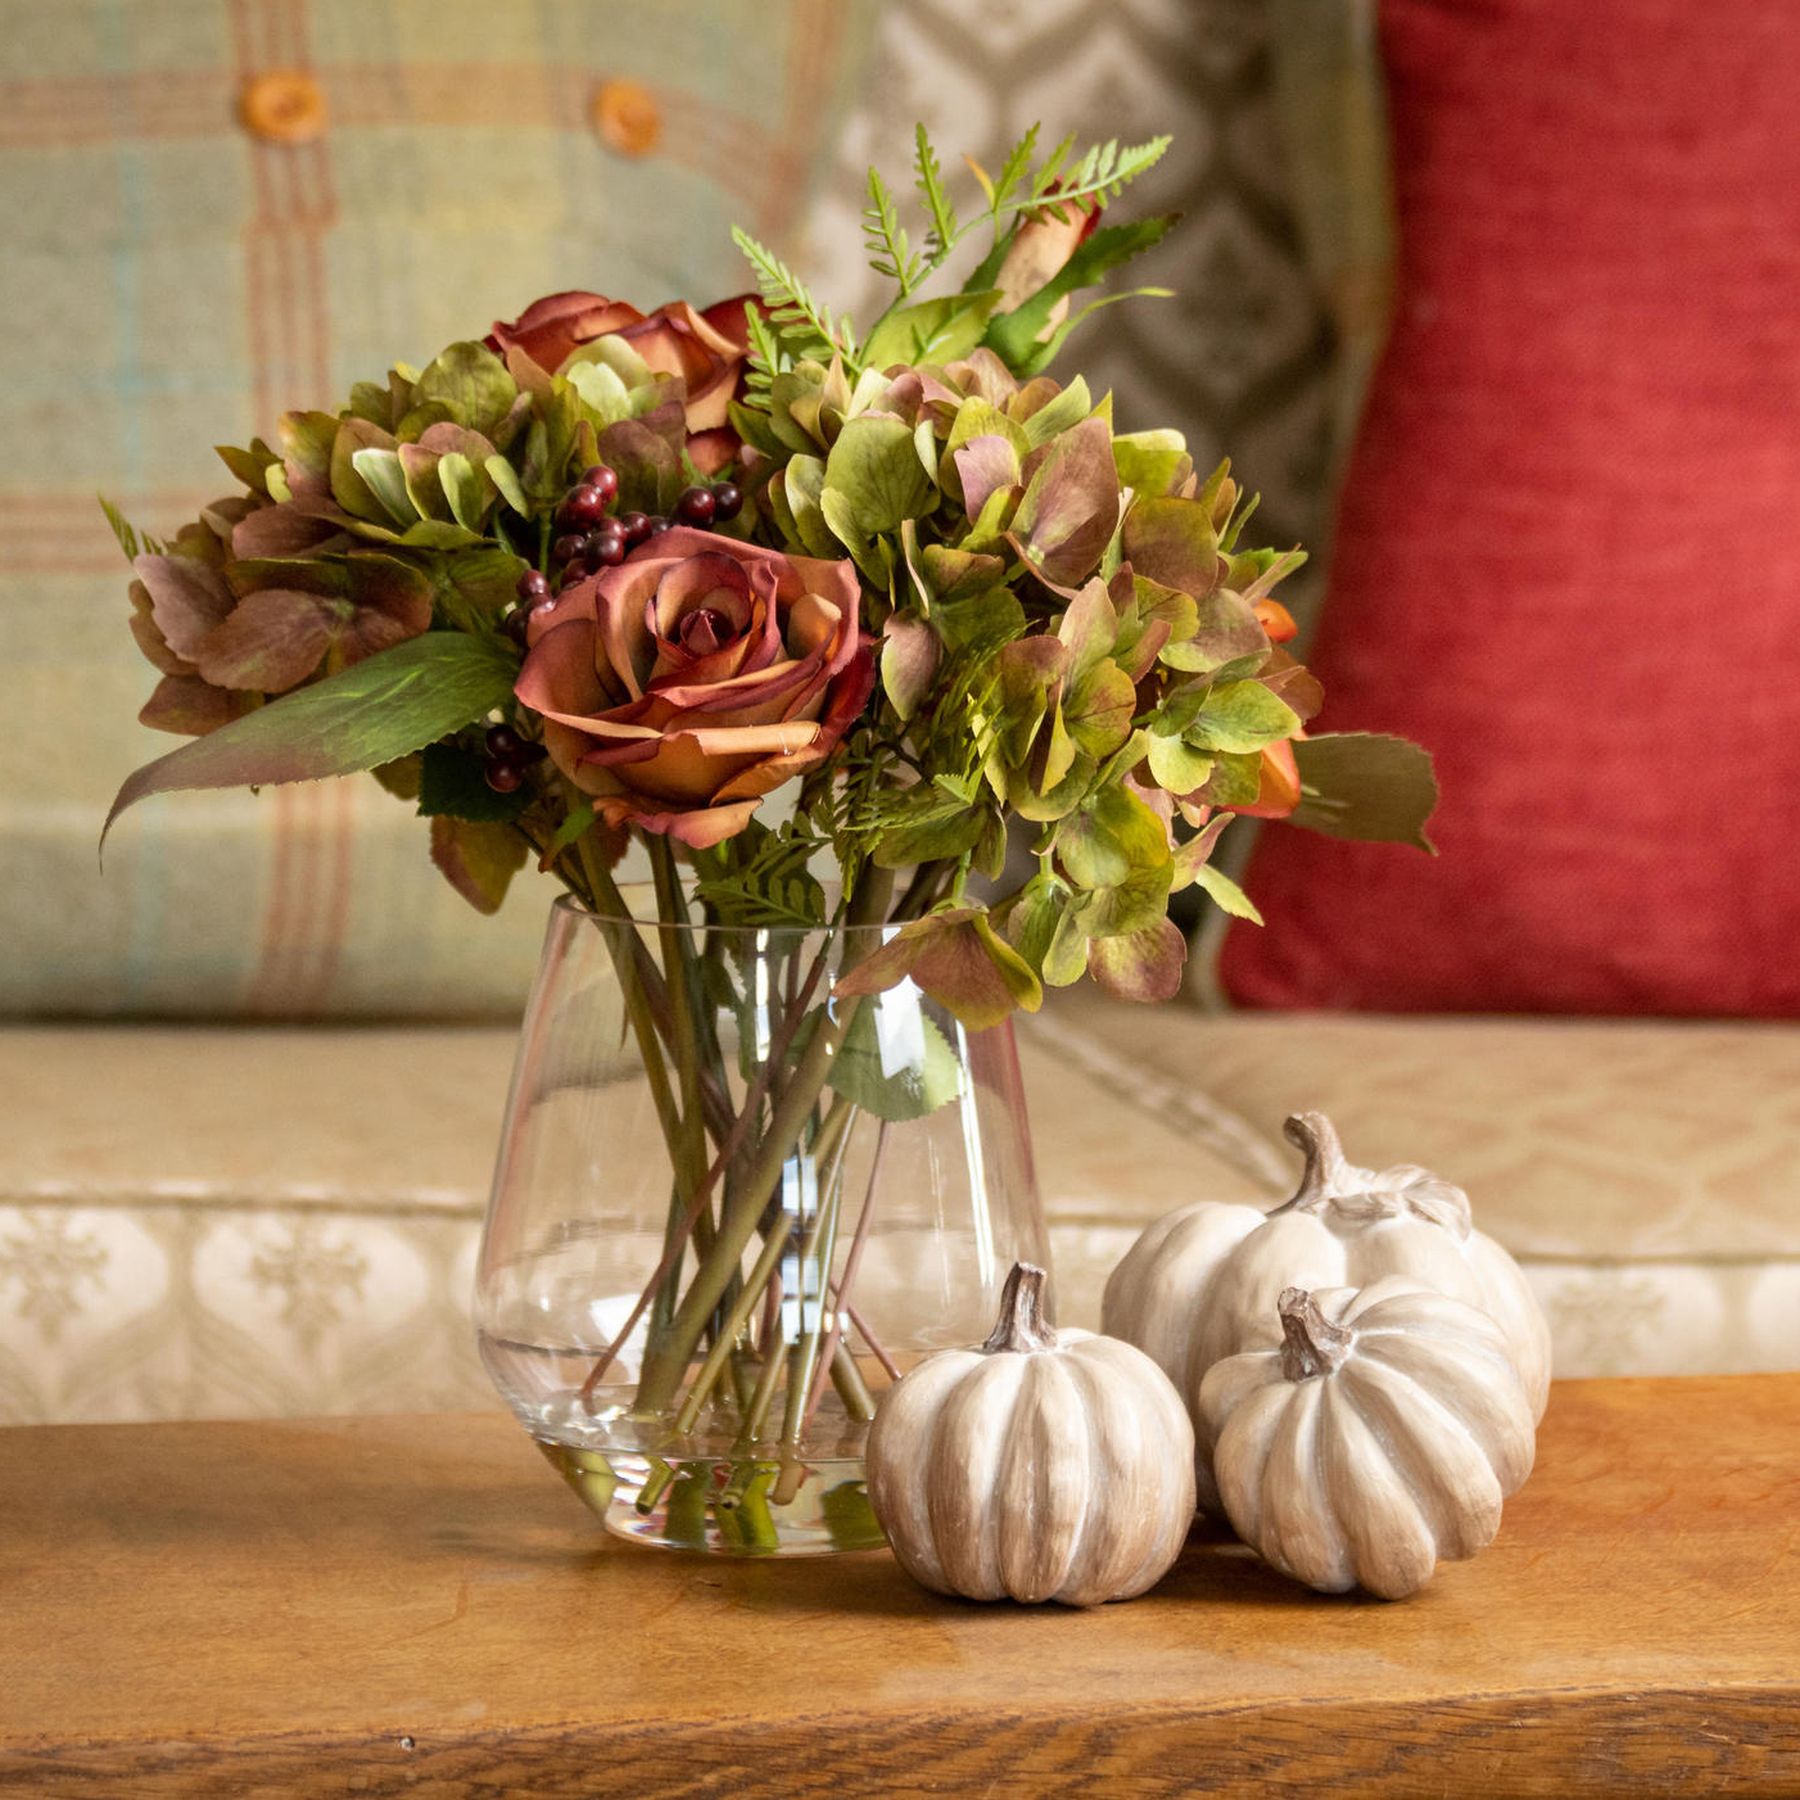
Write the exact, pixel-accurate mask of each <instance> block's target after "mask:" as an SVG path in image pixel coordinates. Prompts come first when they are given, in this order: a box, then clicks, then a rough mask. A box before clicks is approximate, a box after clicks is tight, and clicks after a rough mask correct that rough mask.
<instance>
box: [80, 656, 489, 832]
mask: <svg viewBox="0 0 1800 1800" xmlns="http://www.w3.org/2000/svg"><path fill="white" fill-rule="evenodd" d="M517 674H518V663H517V660H516V659H515V657H514V655H513V653H512V651H511V650H510V648H508V647H507V646H506V645H505V644H503V643H501V642H498V641H497V640H495V639H492V638H478V637H468V636H465V635H464V634H463V633H462V632H459V631H456V632H452V631H434V632H427V633H426V634H425V635H424V636H422V637H416V638H409V639H408V640H407V641H406V642H405V643H403V644H396V645H395V646H394V647H393V648H392V649H391V650H383V651H381V652H379V654H377V655H375V656H370V657H366V658H364V660H363V661H361V662H359V663H357V664H356V665H355V666H354V667H352V668H348V669H345V670H344V671H343V672H342V673H341V674H338V675H333V676H331V677H329V678H328V679H327V680H324V681H320V682H316V683H314V685H313V686H311V687H304V688H300V689H297V690H296V691H295V692H294V693H291V694H284V695H283V696H282V697H281V698H280V699H279V700H274V701H271V702H270V703H269V704H268V705H267V706H261V707H258V708H257V709H256V711H255V712H252V713H248V714H246V715H245V716H244V717H243V718H241V719H237V720H234V721H233V722H232V723H231V724H229V725H222V726H221V727H220V728H219V729H218V730H217V731H215V732H212V733H210V734H209V735H208V736H206V737H203V738H196V739H195V740H194V742H193V743H191V744H183V745H182V746H181V748H180V749H178V750H172V751H170V752H169V754H168V755H167V756H159V757H158V758H157V759H156V761H155V762H152V763H146V764H145V765H144V767H143V768H141V769H138V770H136V771H135V772H134V773H133V774H131V775H130V776H128V777H127V778H126V780H125V784H124V786H122V787H121V788H120V789H119V793H118V797H117V798H116V799H115V800H114V801H113V803H112V810H111V811H110V812H108V814H107V815H106V824H105V825H104V826H103V827H102V829H101V833H100V841H101V842H102V844H104V843H105V841H106V833H107V832H108V831H110V830H111V829H112V825H113V821H114V820H115V819H117V818H118V816H119V815H120V813H122V812H124V811H125V809H126V808H127V807H130V806H135V805H136V804H137V802H138V801H140V800H143V799H146V798H148V797H149V796H150V795H151V794H166V793H170V792H173V791H174V790H176V789H186V788H233V787H272V786H274V785H276V784H277V783H280V782H286V781H318V780H321V779H323V778H324V777H325V776H328V775H356V774H360V773H361V772H362V771H363V770H365V769H372V768H374V767H375V766H376V765H377V764H378V763H386V762H392V761H393V760H394V759H395V758H396V757H401V756H405V755H407V754H409V753H410V752H411V751H414V750H418V749H421V748H423V747H424V746H425V745H426V744H429V743H431V742H433V741H434V740H435V739H437V738H440V737H443V736H445V735H446V734H447V733H449V732H452V731H459V730H461V729H462V727H463V726H465V725H468V724H471V723H473V722H474V721H475V720H477V719H481V718H484V717H485V716H486V715H487V714H488V713H489V712H490V711H492V710H493V708H494V707H496V706H499V705H500V704H501V703H502V702H504V701H505V700H506V699H507V698H508V697H509V696H510V695H511V693H512V684H513V681H514V679H515V678H516V676H517Z"/></svg>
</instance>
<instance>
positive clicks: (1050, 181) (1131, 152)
mask: <svg viewBox="0 0 1800 1800" xmlns="http://www.w3.org/2000/svg"><path fill="white" fill-rule="evenodd" d="M1170 142H1171V140H1170V139H1169V138H1168V137H1166V136H1165V137H1154V138H1151V139H1150V140H1149V141H1148V142H1147V143H1142V144H1127V145H1126V146H1124V147H1123V148H1121V147H1120V145H1119V140H1118V139H1117V138H1110V139H1108V140H1107V142H1106V143H1104V144H1096V145H1094V147H1093V148H1092V149H1091V150H1088V151H1087V152H1086V153H1085V154H1084V155H1083V156H1082V157H1081V158H1080V159H1079V160H1078V161H1077V162H1076V163H1075V165H1074V166H1073V167H1072V168H1071V169H1069V171H1068V173H1067V174H1066V175H1065V174H1063V173H1062V165H1063V163H1064V162H1065V161H1066V160H1067V156H1068V151H1069V149H1070V148H1072V147H1073V141H1072V140H1070V139H1065V140H1064V141H1063V143H1062V144H1059V145H1058V146H1057V148H1056V149H1055V150H1054V151H1052V152H1051V154H1050V156H1049V158H1048V159H1047V160H1046V161H1045V162H1044V164H1043V166H1042V167H1041V168H1039V169H1038V171H1037V173H1036V174H1035V176H1034V177H1033V178H1032V184H1031V199H1030V201H1029V202H1028V203H1027V205H1028V206H1041V205H1044V204H1046V203H1049V202H1051V201H1054V202H1055V203H1056V204H1058V205H1067V204H1068V203H1069V202H1071V201H1073V202H1074V203H1075V204H1077V205H1079V206H1080V207H1081V209H1082V211H1083V212H1091V211H1092V210H1093V209H1094V208H1095V207H1096V206H1103V205H1105V204H1106V203H1107V202H1108V201H1112V200H1116V199H1118V197H1119V195H1120V194H1121V193H1122V192H1123V191H1124V189H1125V187H1126V185H1127V184H1128V183H1130V182H1133V181H1135V180H1136V179H1137V178H1138V177H1139V176H1140V175H1142V174H1143V173H1144V171H1145V170H1146V169H1150V168H1153V167H1155V165H1156V164H1157V163H1159V162H1161V161H1162V157H1163V152H1164V151H1165V150H1167V149H1168V147H1169V144H1170Z"/></svg>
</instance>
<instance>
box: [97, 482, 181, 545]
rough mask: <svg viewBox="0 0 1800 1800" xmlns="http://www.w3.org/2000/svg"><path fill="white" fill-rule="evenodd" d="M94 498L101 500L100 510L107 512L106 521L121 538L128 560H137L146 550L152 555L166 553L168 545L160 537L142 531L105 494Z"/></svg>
mask: <svg viewBox="0 0 1800 1800" xmlns="http://www.w3.org/2000/svg"><path fill="white" fill-rule="evenodd" d="M94 498H95V499H96V500H98V501H99V502H100V510H101V511H102V512H103V513H105V514H106V522H107V524H108V525H110V526H111V527H112V534H113V536H114V537H115V538H117V539H118V540H119V548H120V549H121V550H123V551H124V552H125V560H126V561H127V562H135V561H136V560H137V559H138V557H139V556H141V555H142V554H144V553H145V552H146V551H148V552H149V553H150V554H151V555H152V556H160V555H162V554H163V553H164V551H165V549H166V548H167V546H166V545H164V544H163V543H162V541H161V540H160V539H158V538H153V537H152V536H151V535H150V534H149V532H147V531H144V532H140V531H139V530H138V529H137V527H136V526H134V525H133V524H132V522H131V521H130V520H129V519H128V518H126V517H125V515H124V514H123V513H122V512H120V511H119V509H118V508H117V507H116V506H114V505H113V503H112V502H111V501H110V500H109V499H107V497H106V496H105V495H104V494H96V495H95V496H94Z"/></svg>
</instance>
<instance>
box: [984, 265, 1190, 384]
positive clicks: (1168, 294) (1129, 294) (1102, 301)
mask: <svg viewBox="0 0 1800 1800" xmlns="http://www.w3.org/2000/svg"><path fill="white" fill-rule="evenodd" d="M1174 298H1175V290H1174V289H1173V288H1166V287H1135V288H1127V289H1126V290H1125V291H1124V292H1123V293H1120V294H1102V295H1101V296H1100V298H1099V299H1098V300H1090V301H1089V302H1088V303H1087V305H1086V306H1084V307H1081V308H1079V309H1078V310H1077V311H1075V312H1072V313H1070V314H1069V316H1068V317H1067V318H1066V319H1064V320H1063V322H1062V323H1061V324H1060V325H1058V326H1057V328H1056V329H1055V330H1054V331H1053V332H1051V334H1050V335H1049V336H1048V337H1047V338H1045V339H1044V340H1043V341H1042V342H1041V343H1040V344H1039V345H1038V346H1037V348H1036V349H1035V350H1033V351H1032V353H1031V354H1030V355H1029V356H1028V357H1026V358H1025V360H1024V361H1023V362H1021V363H1019V364H1018V365H1017V368H1016V370H1015V372H1016V373H1017V374H1019V375H1021V376H1034V375H1041V374H1042V373H1043V372H1044V370H1045V369H1047V368H1049V366H1050V365H1051V364H1052V363H1053V362H1055V361H1056V359H1057V357H1058V355H1060V354H1061V351H1062V347H1063V345H1064V344H1065V343H1067V342H1068V340H1069V334H1070V333H1071V332H1072V331H1074V330H1075V328H1076V327H1077V326H1079V325H1083V324H1085V323H1086V322H1087V321H1088V320H1089V319H1091V318H1092V317H1093V316H1094V314H1095V313H1097V312H1104V311H1105V310H1106V308H1107V307H1109V306H1117V305H1118V304H1119V303H1120V301H1122V300H1173V299H1174Z"/></svg>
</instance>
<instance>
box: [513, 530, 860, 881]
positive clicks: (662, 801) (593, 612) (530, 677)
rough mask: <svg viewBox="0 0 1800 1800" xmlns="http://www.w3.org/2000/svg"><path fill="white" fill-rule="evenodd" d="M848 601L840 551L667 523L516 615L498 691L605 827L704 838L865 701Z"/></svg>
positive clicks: (694, 841)
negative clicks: (813, 553) (509, 677)
mask: <svg viewBox="0 0 1800 1800" xmlns="http://www.w3.org/2000/svg"><path fill="white" fill-rule="evenodd" d="M861 600H862V590H861V584H860V582H859V581H858V578H857V573H856V566H855V564H853V563H849V562H820V561H815V560H813V559H812V558H809V557H802V556H783V555H782V554H781V553H780V552H779V551H776V550H764V549H761V548H759V547H758V546H757V545H755V544H743V543H739V542H737V541H736V540H735V539H733V538H726V537H718V536H715V535H713V534H712V533H709V532H704V531H690V530H688V529H686V528H685V527H679V526H678V527H677V528H676V529H674V530H673V531H667V532H665V533H663V535H662V536H661V537H658V538H652V539H650V540H649V542H647V543H645V544H643V545H642V546H640V547H639V548H638V549H637V550H636V551H635V552H634V553H633V554H632V555H631V556H630V557H629V558H628V559H627V560H626V561H625V562H623V563H621V564H620V565H619V566H618V567H617V568H615V569H607V570H604V571H603V572H602V573H600V574H599V575H596V576H593V577H592V578H590V579H589V580H586V581H583V582H580V583H578V584H577V585H576V586H574V587H571V588H568V589H567V590H565V591H564V593H562V594H561V595H560V596H559V597H558V598H557V599H556V600H555V601H554V602H553V603H552V604H551V605H549V606H546V607H544V608H541V609H540V610H539V612H538V613H537V614H535V615H534V616H533V618H532V621H531V626H530V638H529V642H530V650H529V653H528V654H527V656H526V658H525V666H524V668H523V669H521V670H520V672H519V680H518V685H517V687H516V689H515V692H516V693H517V694H518V697H519V698H520V700H522V701H523V702H524V703H525V705H527V706H529V707H530V708H531V709H532V710H533V711H534V712H537V713H540V714H542V715H543V718H544V720H545V726H544V742H545V744H546V745H547V746H548V748H549V751H550V754H551V756H552V757H554V758H555V760H556V765H557V767H558V768H560V769H561V770H562V771H563V773H564V774H565V775H567V776H568V777H569V778H570V779H571V780H572V781H573V782H575V784H576V785H577V786H578V787H580V788H582V789H583V790H584V791H585V792H587V793H588V794H591V795H592V796H593V799H594V807H595V810H596V812H598V813H599V814H600V816H601V817H602V818H604V819H605V820H606V822H607V823H608V824H609V825H612V826H615V827H617V826H622V825H636V826H638V827H640V828H641V829H642V830H644V831H652V832H658V833H666V834H667V835H669V836H670V837H674V838H678V839H680V840H681V842H682V843H684V844H688V845H691V846H693V847H694V848H695V849H704V848H706V847H707V846H708V845H711V844H716V843H719V842H720V841H721V840H723V839H725V838H728V837H732V836H734V835H735V834H736V833H737V832H740V831H742V830H743V828H744V827H745V826H746V825H747V824H749V822H750V816H751V814H752V813H754V812H755V811H756V808H757V806H758V805H759V804H760V803H761V801H762V798H763V796H764V795H766V794H769V793H772V792H773V791H774V790H775V789H776V788H778V787H780V786H782V784H783V783H785V782H788V781H791V780H792V779H793V778H794V777H795V776H797V775H804V774H806V773H808V771H810V770H812V769H816V768H817V767H818V766H819V765H820V764H821V763H822V762H824V760H825V759H826V757H828V756H829V755H830V754H831V752H832V751H833V750H834V749H835V748H836V747H837V745H838V743H839V741H840V740H841V739H842V738H843V735H844V733H845V732H846V731H847V730H848V729H849V728H850V726H851V725H852V724H853V723H854V722H855V720H856V718H857V716H858V714H860V713H861V712H862V710H863V708H864V706H866V705H867V704H868V700H869V695H870V692H871V691H872V689H873V688H874V685H875V658H874V650H873V646H872V645H871V643H870V641H869V640H868V638H867V637H865V636H864V634H863V631H862V628H861V625H860V623H859V613H860V608H861Z"/></svg>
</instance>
